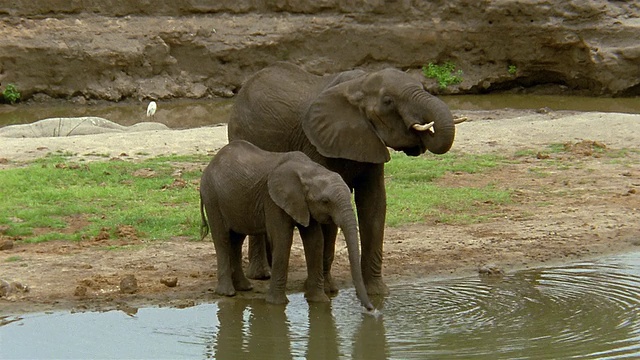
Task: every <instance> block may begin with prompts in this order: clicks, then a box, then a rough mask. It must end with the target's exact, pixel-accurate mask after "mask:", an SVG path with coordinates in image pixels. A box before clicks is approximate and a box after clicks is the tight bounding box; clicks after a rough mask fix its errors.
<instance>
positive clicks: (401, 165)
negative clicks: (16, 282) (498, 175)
mask: <svg viewBox="0 0 640 360" xmlns="http://www.w3.org/2000/svg"><path fill="white" fill-rule="evenodd" d="M71 155H72V154H69V153H55V154H53V155H50V156H48V157H46V158H42V159H39V160H37V161H34V162H32V163H29V164H28V165H25V166H22V167H19V168H12V169H5V170H2V176H0V191H1V192H2V193H3V196H2V197H0V225H5V227H6V228H7V230H6V231H5V234H6V235H7V236H15V237H18V238H19V239H21V241H23V242H42V241H49V240H68V241H80V240H83V239H91V238H94V237H100V236H106V237H110V238H117V237H119V236H121V235H119V229H122V227H123V226H124V227H127V229H133V230H132V231H134V232H135V233H134V236H136V237H138V238H144V239H146V240H155V239H157V240H165V239H169V238H172V237H177V236H183V237H186V238H190V239H194V240H195V239H199V226H200V212H199V205H198V204H199V194H198V191H197V188H198V181H199V179H200V176H201V169H202V168H204V166H205V165H206V164H207V163H208V162H209V160H210V156H206V155H202V156H166V157H157V158H151V159H147V160H144V161H140V162H131V161H116V160H113V161H99V162H76V161H72V160H71V159H70V156H71ZM392 158H393V159H392V161H391V162H389V163H388V164H387V165H386V186H387V199H388V208H387V219H388V220H387V224H388V225H389V226H398V225H401V224H406V223H411V222H422V221H425V220H428V221H438V222H445V223H472V222H478V221H483V220H486V219H487V218H490V217H492V216H495V215H494V214H493V213H495V207H496V206H497V205H499V204H503V203H507V202H509V201H510V193H509V192H508V191H505V190H501V189H499V188H497V187H496V186H493V185H487V186H482V187H474V186H469V187H455V186H454V187H451V186H446V185H440V184H438V183H437V182H435V181H434V180H436V179H438V178H440V177H442V176H444V175H445V174H447V173H451V172H454V173H468V174H474V173H480V172H483V171H487V170H489V169H492V168H495V167H497V166H500V165H502V164H505V163H507V161H508V160H506V159H504V158H502V157H499V156H496V155H460V154H455V153H449V154H445V155H442V156H420V157H408V156H406V155H404V154H402V153H394V154H393V155H392ZM177 170H180V171H177ZM105 234H106V235H105ZM106 246H107V248H106V249H107V250H120V249H125V250H126V249H128V248H129V247H125V248H122V247H120V246H115V247H109V245H106Z"/></svg>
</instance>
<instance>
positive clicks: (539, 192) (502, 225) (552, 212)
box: [0, 110, 640, 314]
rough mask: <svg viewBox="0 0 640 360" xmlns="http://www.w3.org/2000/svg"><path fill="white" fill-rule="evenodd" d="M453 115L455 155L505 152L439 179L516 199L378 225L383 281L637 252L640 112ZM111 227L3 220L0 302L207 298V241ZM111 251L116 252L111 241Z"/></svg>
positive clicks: (25, 153)
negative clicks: (60, 230) (44, 231)
mask: <svg viewBox="0 0 640 360" xmlns="http://www.w3.org/2000/svg"><path fill="white" fill-rule="evenodd" d="M456 115H459V116H463V115H464V116H467V117H468V118H469V120H468V121H467V122H466V123H463V124H460V125H458V133H457V137H456V143H455V144H454V147H453V150H452V151H453V152H459V153H499V154H501V155H503V156H505V157H506V158H507V159H508V160H509V161H508V163H507V164H505V165H503V166H500V167H498V168H496V169H493V170H490V171H486V172H482V173H479V174H466V173H450V174H447V175H446V176H444V177H443V178H440V179H438V180H437V181H438V184H439V185H441V186H449V187H458V186H478V187H481V186H485V185H487V184H492V185H493V186H495V187H496V188H498V189H507V190H509V191H510V192H511V193H512V200H513V201H512V202H511V203H508V204H505V205H499V204H492V203H478V204H476V206H475V209H474V210H473V211H474V213H475V214H476V215H483V214H484V215H486V216H487V217H488V219H487V220H486V221H484V222H482V223H478V224H469V225H451V224H446V223H439V222H436V221H434V220H433V219H430V218H425V219H424V221H423V222H421V223H417V224H411V225H404V226H400V227H394V228H391V227H387V229H386V235H385V243H384V267H383V272H384V276H385V279H386V282H387V283H389V284H393V283H397V282H401V281H411V279H415V278H425V277H440V276H458V275H470V274H478V272H479V269H480V270H482V269H486V268H487V265H489V268H491V269H496V268H497V269H499V270H500V271H503V272H506V273H509V272H511V271H514V270H517V269H521V268H527V267H533V266H538V265H541V264H549V263H561V262H569V261H574V260H577V259H585V258H593V257H597V256H601V255H604V254H609V253H619V252H626V251H638V250H640V225H639V224H640V193H639V192H640V165H639V164H640V151H639V148H638V144H640V115H630V114H611V113H567V112H550V113H544V114H538V113H535V112H533V111H514V110H500V111H468V112H464V113H458V114H456ZM146 138H151V139H156V141H153V140H152V141H149V142H148V143H143V144H142V145H141V144H140V143H139V141H140V140H141V139H146ZM157 139H162V141H157ZM96 140H99V141H96ZM2 141H3V143H6V145H8V146H3V147H2V150H0V158H2V159H3V160H2V165H1V166H2V167H4V168H6V167H13V166H19V165H20V164H21V163H22V162H24V161H28V160H29V159H33V158H36V157H39V156H44V155H45V154H46V153H47V152H50V151H56V150H62V151H71V152H73V153H76V154H77V155H76V156H78V157H83V158H85V159H86V160H94V161H100V159H102V160H104V159H105V157H104V156H103V157H100V158H99V159H95V158H93V157H91V155H90V154H91V153H92V151H91V150H90V149H91V148H97V150H96V151H95V152H97V153H101V154H102V153H104V152H105V151H106V152H107V153H108V151H111V152H112V154H111V156H113V157H118V156H119V154H122V153H128V154H132V155H131V157H129V158H127V159H126V160H127V161H136V160H137V159H138V158H140V157H144V156H155V155H159V154H167V153H178V154H181V153H185V154H187V153H198V152H212V151H215V150H216V149H218V148H219V147H221V146H223V145H224V144H225V143H226V128H225V127H224V126H218V127H208V128H201V129H189V130H166V131H153V132H146V133H145V134H144V136H140V135H138V134H119V135H118V136H114V135H110V134H99V135H83V136H70V137H65V138H37V139H9V138H4V139H2ZM551 144H555V146H554V148H553V149H551V148H550V147H549V145H551ZM138 146H146V147H147V148H146V150H145V153H144V155H140V153H139V152H136V150H135V149H136V147H138ZM13 149H16V150H13ZM133 154H138V155H133ZM428 156H430V155H428ZM0 171H2V170H0ZM194 206H196V205H194ZM83 221H84V220H83V219H82V218H81V217H78V218H74V219H68V223H69V228H68V229H67V230H68V231H73V229H74V228H80V227H82V226H84V223H83ZM120 230H121V231H119V232H118V234H119V235H118V237H117V238H108V237H100V236H96V237H95V238H93V239H91V240H85V241H81V242H64V241H49V242H46V243H40V244H27V243H22V242H21V241H19V240H17V241H16V239H11V238H9V237H7V236H5V235H2V234H1V231H0V238H1V239H0V244H4V243H6V244H7V246H6V247H7V248H6V249H4V250H1V251H0V269H1V272H0V277H1V278H2V279H3V280H5V281H6V282H7V283H6V284H3V286H4V287H2V289H5V290H6V294H4V296H2V297H0V309H1V313H2V314H16V313H22V312H31V311H41V310H51V309H73V310H77V311H84V310H105V309H114V308H121V309H135V308H136V307H141V306H190V305H193V304H197V303H202V302H210V301H215V300H216V299H218V296H217V295H216V294H215V293H214V288H215V285H216V265H215V264H216V260H215V251H214V247H213V244H212V242H211V241H202V242H199V241H193V239H186V238H174V239H171V240H169V241H149V240H148V239H145V238H140V237H138V236H137V235H136V234H135V232H132V231H129V230H130V229H127V228H126V227H122V229H120ZM339 241H340V240H339ZM339 244H340V242H339ZM113 248H118V249H119V250H109V249H113ZM245 251H246V247H245ZM483 267H484V268H483ZM481 268H482V269H481ZM333 269H334V270H333V274H334V278H335V279H336V281H337V282H338V283H339V286H340V287H341V288H347V287H351V286H352V285H351V280H350V275H349V267H348V260H347V254H346V248H345V247H344V246H340V245H339V246H338V247H337V254H336V259H335V265H334V267H333ZM305 271H306V270H305V265H304V257H303V251H302V245H301V241H300V240H299V239H296V240H295V241H294V246H293V250H292V256H291V263H290V277H289V282H288V291H289V292H298V291H302V285H303V280H304V278H305ZM500 271H498V272H500ZM482 272H484V271H482ZM134 280H135V281H134ZM11 283H14V284H13V285H12V284H11ZM253 284H254V290H253V291H249V292H245V293H239V294H238V295H237V296H238V297H258V298H262V297H264V295H265V291H266V288H267V285H268V282H266V281H253ZM19 285H24V286H26V287H28V291H25V290H26V289H25V288H24V287H20V286H19ZM3 291H4V290H3ZM391 296H393V295H391Z"/></svg>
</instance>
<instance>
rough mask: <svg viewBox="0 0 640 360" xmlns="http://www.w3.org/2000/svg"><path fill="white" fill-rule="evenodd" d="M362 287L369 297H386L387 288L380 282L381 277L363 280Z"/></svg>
mask: <svg viewBox="0 0 640 360" xmlns="http://www.w3.org/2000/svg"><path fill="white" fill-rule="evenodd" d="M364 286H365V287H366V288H367V294H369V295H388V294H389V287H388V286H387V285H386V284H385V283H384V281H382V277H376V278H373V279H369V280H365V282H364Z"/></svg>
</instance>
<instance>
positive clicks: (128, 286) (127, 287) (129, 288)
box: [120, 275, 138, 294]
mask: <svg viewBox="0 0 640 360" xmlns="http://www.w3.org/2000/svg"><path fill="white" fill-rule="evenodd" d="M137 291H138V280H137V279H136V277H135V276H134V275H126V276H125V277H123V278H122V280H120V292H121V293H123V294H135V293H136V292H137Z"/></svg>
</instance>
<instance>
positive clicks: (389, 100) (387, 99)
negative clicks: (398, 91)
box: [382, 96, 393, 107]
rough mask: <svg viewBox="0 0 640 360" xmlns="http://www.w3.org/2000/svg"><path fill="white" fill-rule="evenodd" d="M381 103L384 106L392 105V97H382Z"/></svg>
mask: <svg viewBox="0 0 640 360" xmlns="http://www.w3.org/2000/svg"><path fill="white" fill-rule="evenodd" d="M382 105H384V106H385V107H391V106H392V105H393V99H392V98H391V97H390V96H385V97H383V98H382Z"/></svg>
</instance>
